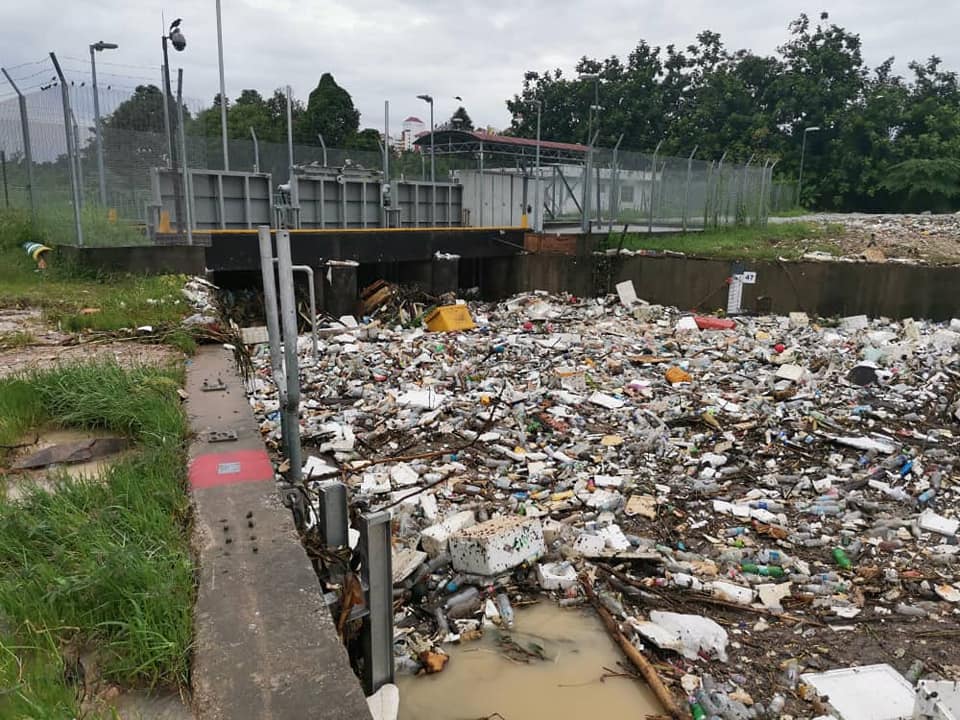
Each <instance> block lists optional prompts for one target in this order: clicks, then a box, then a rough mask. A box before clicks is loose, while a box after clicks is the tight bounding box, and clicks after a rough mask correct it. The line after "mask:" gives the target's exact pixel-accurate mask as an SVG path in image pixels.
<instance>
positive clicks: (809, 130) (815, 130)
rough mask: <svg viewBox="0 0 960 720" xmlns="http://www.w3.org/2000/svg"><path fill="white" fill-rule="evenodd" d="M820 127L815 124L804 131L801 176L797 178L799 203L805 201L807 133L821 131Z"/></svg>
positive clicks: (801, 149)
mask: <svg viewBox="0 0 960 720" xmlns="http://www.w3.org/2000/svg"><path fill="white" fill-rule="evenodd" d="M819 131H820V127H819V126H818V125H814V126H813V127H808V128H806V129H805V130H804V131H803V142H802V143H801V144H800V178H799V179H798V180H797V204H798V205H799V204H800V203H802V202H803V195H802V194H801V193H802V192H803V157H804V155H806V152H807V133H812V132H819Z"/></svg>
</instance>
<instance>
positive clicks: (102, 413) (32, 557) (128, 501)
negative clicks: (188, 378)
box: [0, 363, 194, 718]
mask: <svg viewBox="0 0 960 720" xmlns="http://www.w3.org/2000/svg"><path fill="white" fill-rule="evenodd" d="M182 374H183V372H182V369H159V368H147V367H143V368H136V369H131V370H125V369H123V368H121V367H119V366H118V365H116V364H114V363H99V364H89V365H77V366H68V367H64V368H60V369H56V370H52V371H45V372H40V373H35V374H31V375H26V376H23V377H18V378H8V379H4V380H0V439H2V440H3V444H11V443H10V442H8V441H9V440H10V439H11V438H14V439H16V438H18V437H22V435H23V434H24V433H25V432H28V431H30V430H34V429H39V428H43V427H46V426H50V425H58V426H63V427H77V428H87V429H104V430H108V431H111V432H115V433H120V434H123V435H126V436H129V437H131V438H132V439H134V440H135V441H136V442H137V446H138V447H137V450H136V451H135V452H134V453H132V454H130V455H129V456H127V457H126V458H125V459H122V460H120V461H118V462H116V463H115V464H113V465H110V466H109V467H108V468H107V469H106V470H105V471H104V472H103V474H102V476H101V477H100V478H98V479H82V480H74V479H70V478H67V477H66V476H60V477H58V478H55V480H54V487H53V491H47V490H44V489H42V488H40V487H39V486H34V487H32V488H29V489H28V491H27V493H26V494H25V496H24V497H22V498H21V499H20V500H18V501H10V500H6V499H3V500H0V629H2V632H3V633H4V634H5V635H4V636H0V641H2V642H3V643H4V646H5V648H6V649H5V650H4V652H5V656H4V657H5V658H6V659H0V677H2V678H3V679H4V681H5V683H4V687H5V688H7V687H11V685H8V684H7V682H6V681H8V680H9V677H10V674H11V673H13V672H15V671H16V672H21V673H26V674H27V676H28V677H33V676H43V675H44V673H45V672H48V671H49V672H52V673H53V675H52V676H56V672H54V671H53V670H50V668H51V667H53V668H54V670H55V667H56V665H57V662H58V659H57V658H56V654H55V653H54V654H53V657H52V658H51V655H50V650H49V646H50V645H51V643H52V645H53V647H55V648H59V647H62V646H63V645H65V644H67V643H69V644H70V645H71V646H72V647H80V648H84V649H90V648H95V649H96V650H97V652H98V655H99V658H100V662H101V664H102V676H103V679H105V680H107V681H111V682H116V683H119V684H121V685H125V686H133V685H145V686H154V685H158V684H160V685H169V686H185V685H186V684H187V682H188V677H189V654H190V645H191V638H192V621H191V612H192V605H193V594H194V580H193V566H192V562H191V556H190V551H189V545H188V541H187V536H188V528H189V502H188V499H187V494H186V492H185V472H186V471H185V468H186V457H185V440H186V437H187V422H186V418H185V416H184V413H183V410H182V408H181V406H180V400H179V397H178V395H177V388H178V387H179V386H180V384H181V382H182V379H183V378H182ZM11 643H19V645H20V646H22V647H23V648H47V650H43V651H39V650H38V651H35V650H29V649H28V650H23V651H16V650H13V651H11V648H10V645H11ZM0 649H2V648H0ZM11 652H12V653H13V654H14V655H16V656H17V658H18V659H19V661H20V665H21V666H22V668H25V670H24V669H19V670H18V669H17V668H15V667H14V666H15V665H17V663H16V662H14V661H13V660H12V659H10V655H11ZM11 663H13V664H12V665H11ZM45 668H46V669H45ZM54 679H55V680H56V682H53V681H48V682H46V685H47V686H49V687H46V688H44V687H41V686H42V685H44V683H40V682H39V681H38V683H35V684H31V683H26V684H23V683H21V685H22V687H23V688H24V692H26V690H29V689H30V688H31V687H32V688H33V690H32V691H31V692H33V693H34V696H35V697H34V696H30V695H28V697H27V699H24V698H22V697H20V695H19V694H17V693H6V692H0V717H3V718H7V717H31V718H32V717H38V718H45V717H51V718H53V717H71V715H70V714H59V713H57V712H54V711H53V708H55V707H56V706H57V703H59V702H61V701H62V700H63V698H64V697H67V695H64V689H65V688H66V686H65V685H64V680H63V675H62V673H60V675H59V676H56V677H54ZM66 690H69V688H66ZM20 694H22V693H20ZM31 698H32V701H33V702H36V703H37V704H38V705H39V706H40V707H41V708H43V710H44V712H46V713H47V714H44V712H39V711H37V712H35V713H29V712H25V711H24V708H26V707H28V700H30V699H31Z"/></svg>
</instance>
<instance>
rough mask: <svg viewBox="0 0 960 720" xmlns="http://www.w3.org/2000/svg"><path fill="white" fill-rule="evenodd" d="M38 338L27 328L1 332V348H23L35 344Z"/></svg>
mask: <svg viewBox="0 0 960 720" xmlns="http://www.w3.org/2000/svg"><path fill="white" fill-rule="evenodd" d="M36 341H37V339H36V338H35V337H34V336H33V333H31V332H28V331H25V330H16V331H14V332H4V333H0V350H10V349H11V348H22V347H27V346H28V345H33V344H34V343H35V342H36Z"/></svg>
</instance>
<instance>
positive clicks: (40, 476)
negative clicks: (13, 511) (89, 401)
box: [4, 429, 129, 500]
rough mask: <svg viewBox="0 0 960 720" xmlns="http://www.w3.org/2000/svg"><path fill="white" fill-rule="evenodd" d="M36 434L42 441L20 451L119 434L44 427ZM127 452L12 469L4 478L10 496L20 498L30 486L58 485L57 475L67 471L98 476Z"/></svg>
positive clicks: (29, 452)
mask: <svg viewBox="0 0 960 720" xmlns="http://www.w3.org/2000/svg"><path fill="white" fill-rule="evenodd" d="M37 434H39V440H38V441H37V443H36V444H34V445H30V446H28V447H25V448H23V449H22V450H21V452H20V454H19V455H20V456H27V455H32V454H33V453H35V452H37V451H38V450H43V449H44V448H48V447H52V446H54V445H61V444H66V443H74V442H78V441H80V440H89V439H91V438H103V437H113V436H116V433H109V432H106V431H103V432H100V431H89V430H69V429H67V430H62V429H57V430H42V431H39V432H38V433H37ZM28 435H29V437H27V438H24V440H23V442H30V441H31V440H32V439H33V437H34V436H35V434H34V433H32V432H31V433H28ZM127 452H129V451H125V452H120V453H115V454H113V455H108V456H107V457H101V458H96V459H94V460H89V461H87V462H79V463H64V464H56V465H49V466H47V467H45V468H40V469H38V470H20V471H17V472H12V473H10V474H9V475H8V476H7V477H6V478H5V481H4V484H5V492H6V496H7V499H9V500H20V499H21V498H22V497H23V496H24V495H25V494H26V492H27V489H28V488H29V486H30V485H38V486H39V487H41V488H42V489H44V490H48V491H49V490H52V489H53V488H54V486H55V481H56V478H57V477H58V476H59V475H60V474H61V473H66V475H67V476H69V477H71V478H76V479H79V478H82V477H85V478H96V477H98V476H99V475H100V474H101V473H102V472H103V470H104V469H106V468H107V467H108V466H110V465H111V464H113V463H115V462H117V460H119V459H120V458H122V457H125V455H126V453H127Z"/></svg>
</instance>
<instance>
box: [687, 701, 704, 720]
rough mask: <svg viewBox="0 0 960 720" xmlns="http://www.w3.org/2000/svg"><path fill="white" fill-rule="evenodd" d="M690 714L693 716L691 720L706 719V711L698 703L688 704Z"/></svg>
mask: <svg viewBox="0 0 960 720" xmlns="http://www.w3.org/2000/svg"><path fill="white" fill-rule="evenodd" d="M690 714H691V715H692V716H693V720H704V719H705V718H706V717H707V713H706V711H705V710H704V709H703V706H701V705H700V703H698V702H692V703H690Z"/></svg>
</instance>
